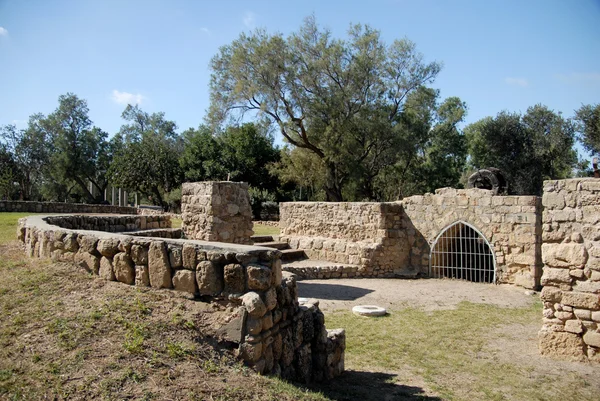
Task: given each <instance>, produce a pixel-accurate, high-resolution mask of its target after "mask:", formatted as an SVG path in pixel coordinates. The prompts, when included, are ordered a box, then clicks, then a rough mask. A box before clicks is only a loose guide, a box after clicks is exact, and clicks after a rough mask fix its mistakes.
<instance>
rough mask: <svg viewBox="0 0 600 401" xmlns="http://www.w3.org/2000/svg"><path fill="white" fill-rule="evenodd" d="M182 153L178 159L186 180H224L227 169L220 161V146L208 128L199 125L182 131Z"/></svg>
mask: <svg viewBox="0 0 600 401" xmlns="http://www.w3.org/2000/svg"><path fill="white" fill-rule="evenodd" d="M182 137H183V143H184V147H183V153H182V154H181V157H180V159H179V163H180V165H181V168H182V170H183V171H184V174H185V180H187V181H205V180H224V179H226V178H227V171H226V168H225V166H223V163H222V162H221V152H222V149H221V148H222V146H221V144H220V143H219V142H218V141H217V139H216V138H215V137H214V136H213V135H212V133H211V131H210V129H209V128H208V127H206V126H203V125H201V126H200V127H199V128H198V129H193V128H190V129H188V130H186V131H184V132H183V134H182Z"/></svg>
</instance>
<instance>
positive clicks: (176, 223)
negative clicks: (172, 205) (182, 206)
mask: <svg viewBox="0 0 600 401" xmlns="http://www.w3.org/2000/svg"><path fill="white" fill-rule="evenodd" d="M182 224H183V220H181V219H180V218H179V217H171V228H181V225H182Z"/></svg>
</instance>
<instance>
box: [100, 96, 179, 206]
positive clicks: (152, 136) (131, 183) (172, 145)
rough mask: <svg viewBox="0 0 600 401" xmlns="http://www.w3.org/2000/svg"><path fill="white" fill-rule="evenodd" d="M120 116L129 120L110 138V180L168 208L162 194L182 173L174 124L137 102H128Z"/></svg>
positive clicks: (172, 186)
mask: <svg viewBox="0 0 600 401" xmlns="http://www.w3.org/2000/svg"><path fill="white" fill-rule="evenodd" d="M122 117H123V119H125V120H126V121H128V122H129V124H124V125H123V126H122V127H121V130H120V131H119V133H118V134H117V138H116V139H115V140H114V142H113V143H114V146H115V148H117V149H118V150H117V151H116V154H115V156H114V159H113V161H112V163H111V165H110V168H109V170H108V175H109V177H110V180H111V182H112V183H113V184H114V185H118V186H121V187H124V188H128V189H130V190H133V191H137V192H140V193H142V194H144V195H146V196H148V197H149V199H151V200H152V202H153V203H154V204H155V205H160V206H162V207H163V209H165V210H168V209H169V202H168V201H167V200H166V198H165V197H166V194H167V193H169V192H170V191H172V190H174V189H176V188H177V187H178V186H179V184H180V183H181V180H182V176H183V174H182V171H181V167H180V165H179V155H180V154H181V152H182V141H181V140H180V138H179V136H178V135H177V133H176V132H175V130H176V129H177V126H176V125H175V123H174V122H172V121H168V120H165V118H164V113H153V114H148V113H146V112H144V111H142V110H141V109H140V108H139V107H138V106H131V105H128V106H127V108H126V109H125V111H124V112H123V114H122Z"/></svg>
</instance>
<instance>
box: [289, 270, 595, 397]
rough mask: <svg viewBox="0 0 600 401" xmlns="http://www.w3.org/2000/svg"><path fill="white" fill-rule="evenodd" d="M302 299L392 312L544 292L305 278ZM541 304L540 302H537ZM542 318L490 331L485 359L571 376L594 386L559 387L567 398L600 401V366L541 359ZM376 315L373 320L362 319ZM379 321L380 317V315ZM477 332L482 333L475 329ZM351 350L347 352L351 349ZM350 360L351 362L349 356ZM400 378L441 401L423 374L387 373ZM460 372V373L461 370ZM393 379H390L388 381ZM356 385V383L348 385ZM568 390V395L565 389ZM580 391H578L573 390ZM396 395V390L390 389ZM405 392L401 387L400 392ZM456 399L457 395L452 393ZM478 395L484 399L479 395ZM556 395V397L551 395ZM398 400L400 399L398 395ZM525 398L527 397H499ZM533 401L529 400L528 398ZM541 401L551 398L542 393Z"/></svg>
mask: <svg viewBox="0 0 600 401" xmlns="http://www.w3.org/2000/svg"><path fill="white" fill-rule="evenodd" d="M298 293H299V294H298V295H299V297H307V298H316V299H319V300H320V308H321V309H322V310H323V311H324V313H325V315H326V316H327V315H328V314H331V313H333V312H339V311H341V310H345V311H349V310H351V309H352V307H353V306H355V305H377V306H381V307H384V308H386V309H387V310H388V311H389V312H390V314H392V315H393V314H394V313H396V312H399V311H402V310H403V309H406V308H416V309H419V310H423V311H425V312H427V313H434V312H435V311H439V310H454V309H456V308H457V307H458V306H459V304H460V303H461V302H469V303H474V304H486V305H495V306H498V307H500V308H532V307H535V306H534V305H535V304H536V303H539V293H536V292H533V291H529V290H526V289H523V288H520V287H515V286H510V285H492V284H482V283H470V282H465V281H459V280H449V279H420V280H400V279H328V280H304V281H299V282H298ZM538 305H539V304H538ZM539 307H540V311H539V315H538V316H539V319H535V320H532V321H530V322H527V323H525V324H522V323H519V324H504V325H501V326H500V327H497V328H495V329H494V330H493V334H492V335H489V334H488V335H486V336H485V337H486V338H485V341H486V346H485V347H484V349H483V351H481V354H482V355H481V356H482V357H483V358H492V359H494V360H496V361H497V362H498V366H499V369H498V375H499V376H501V375H502V368H501V366H503V365H504V364H511V365H516V366H517V367H518V368H519V369H522V370H523V371H526V372H528V373H527V374H528V375H529V378H531V379H533V380H536V381H542V382H545V383H553V382H557V383H558V382H559V381H561V380H562V379H566V378H571V379H573V378H576V380H577V381H579V382H581V383H585V386H587V387H589V388H588V390H589V391H587V390H586V392H585V395H584V396H582V397H575V398H573V397H572V396H571V395H570V394H569V389H568V388H567V389H565V388H564V386H563V388H561V389H559V390H557V393H558V394H554V396H557V395H558V396H560V395H561V394H562V395H564V397H566V398H562V399H596V400H600V364H594V363H580V362H568V361H560V360H553V359H550V358H547V357H542V356H541V355H540V354H539V352H538V349H537V333H538V331H539V329H540V327H541V318H542V313H541V306H539ZM359 319H373V318H364V317H362V318H359ZM375 319H376V318H375ZM473 335H478V333H473ZM347 351H348V350H347ZM349 359H350V360H349ZM346 361H347V363H346V368H347V369H348V370H349V371H350V372H352V370H353V364H354V363H353V361H352V358H348V352H347V358H346ZM387 373H389V374H391V375H392V376H394V375H395V376H396V380H392V381H395V382H396V383H395V385H396V386H398V387H406V385H407V384H409V385H412V386H416V388H420V392H419V394H418V396H416V397H411V396H408V397H407V399H440V398H438V397H439V395H440V394H439V393H438V392H436V391H435V390H434V389H432V388H431V386H430V385H428V384H427V383H426V382H425V381H423V380H422V378H421V377H420V376H419V375H414V374H410V373H408V370H405V371H403V372H398V371H396V372H387ZM457 375H460V372H457ZM389 381H390V380H388V383H389ZM348 384H349V385H351V383H348ZM565 390H566V393H565ZM573 390H574V392H575V389H573ZM391 392H392V393H393V390H392V391H391ZM397 393H399V394H402V389H400V390H399V392H397ZM455 395H457V396H458V397H457V398H459V399H470V397H469V396H468V392H465V393H462V394H461V393H458V394H455ZM452 398H454V397H452ZM476 398H478V399H479V397H476ZM552 398H553V399H554V397H552ZM393 399H396V398H393ZM499 399H522V398H512V397H507V398H504V397H502V398H499ZM527 399H528V398H527ZM536 399H542V400H543V399H546V398H545V397H544V396H543V395H539V396H538V397H536Z"/></svg>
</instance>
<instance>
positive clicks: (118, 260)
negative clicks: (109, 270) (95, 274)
mask: <svg viewBox="0 0 600 401" xmlns="http://www.w3.org/2000/svg"><path fill="white" fill-rule="evenodd" d="M113 270H114V273H115V278H116V279H117V281H120V282H122V283H125V284H134V283H135V268H134V267H133V261H132V260H131V258H130V257H129V255H127V254H126V253H125V252H120V253H117V254H116V255H115V257H114V258H113Z"/></svg>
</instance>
